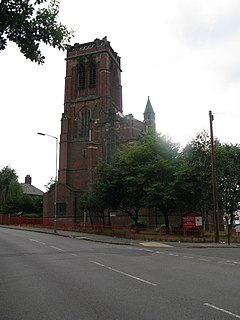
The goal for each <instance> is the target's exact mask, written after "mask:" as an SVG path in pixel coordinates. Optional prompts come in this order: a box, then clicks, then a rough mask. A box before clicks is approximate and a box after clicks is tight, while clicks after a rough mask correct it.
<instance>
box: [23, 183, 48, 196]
mask: <svg viewBox="0 0 240 320" xmlns="http://www.w3.org/2000/svg"><path fill="white" fill-rule="evenodd" d="M21 186H22V188H23V193H25V194H28V195H29V196H43V191H41V190H40V189H38V188H36V187H34V186H33V185H32V184H29V183H21Z"/></svg>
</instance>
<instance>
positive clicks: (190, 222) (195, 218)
mask: <svg viewBox="0 0 240 320" xmlns="http://www.w3.org/2000/svg"><path fill="white" fill-rule="evenodd" d="M182 226H183V228H201V227H202V216H201V215H197V214H193V215H188V216H183V217H182Z"/></svg>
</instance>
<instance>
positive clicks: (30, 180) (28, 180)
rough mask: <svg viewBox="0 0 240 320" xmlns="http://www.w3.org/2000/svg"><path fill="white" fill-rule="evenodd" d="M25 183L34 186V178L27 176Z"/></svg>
mask: <svg viewBox="0 0 240 320" xmlns="http://www.w3.org/2000/svg"><path fill="white" fill-rule="evenodd" d="M25 183H27V184H32V178H31V176H30V175H29V174H27V175H26V177H25Z"/></svg>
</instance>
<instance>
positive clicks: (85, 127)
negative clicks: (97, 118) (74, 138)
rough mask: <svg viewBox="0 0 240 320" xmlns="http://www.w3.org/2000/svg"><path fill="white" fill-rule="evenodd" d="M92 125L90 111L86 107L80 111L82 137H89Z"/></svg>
mask: <svg viewBox="0 0 240 320" xmlns="http://www.w3.org/2000/svg"><path fill="white" fill-rule="evenodd" d="M89 126H90V111H89V110H87V109H84V110H83V111H82V112H81V113H80V138H88V136H89Z"/></svg>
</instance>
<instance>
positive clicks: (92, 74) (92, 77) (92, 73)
mask: <svg viewBox="0 0 240 320" xmlns="http://www.w3.org/2000/svg"><path fill="white" fill-rule="evenodd" d="M95 86H96V63H95V62H91V63H90V64H89V87H91V88H94V87H95Z"/></svg>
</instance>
